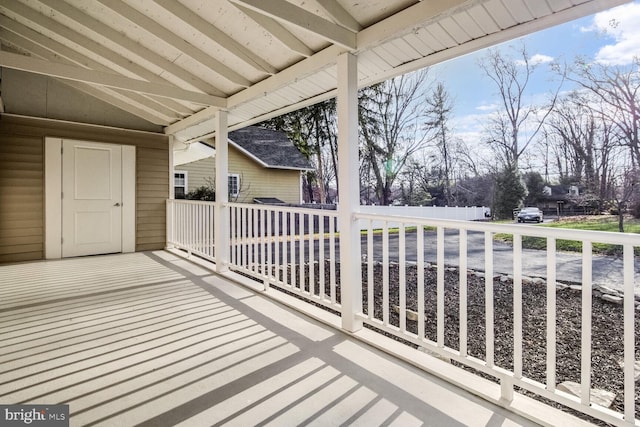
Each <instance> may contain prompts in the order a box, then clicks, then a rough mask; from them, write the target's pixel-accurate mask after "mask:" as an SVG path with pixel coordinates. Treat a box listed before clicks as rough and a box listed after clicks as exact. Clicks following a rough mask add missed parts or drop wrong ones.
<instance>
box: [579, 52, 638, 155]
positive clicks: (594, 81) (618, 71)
mask: <svg viewBox="0 0 640 427" xmlns="http://www.w3.org/2000/svg"><path fill="white" fill-rule="evenodd" d="M571 71H572V72H571V73H570V74H569V77H568V79H569V80H571V81H573V82H575V83H577V84H578V85H579V86H580V87H582V88H583V89H585V90H586V91H588V92H589V93H590V94H592V95H593V97H594V98H595V99H597V100H598V101H599V102H598V103H594V104H593V105H592V106H591V108H593V109H594V110H595V111H596V112H597V114H598V115H599V116H600V117H601V118H602V120H605V121H608V122H609V123H611V124H612V125H613V127H614V129H615V132H616V134H617V136H618V138H619V140H620V143H621V144H623V145H624V146H626V147H627V148H628V150H629V153H630V156H631V165H632V167H636V166H640V59H639V58H636V59H635V61H634V62H633V63H632V64H630V65H629V66H626V67H624V66H609V65H607V64H603V63H587V62H586V61H585V60H584V59H582V58H578V59H577V60H576V61H575V65H574V67H573V68H572V70H571Z"/></svg>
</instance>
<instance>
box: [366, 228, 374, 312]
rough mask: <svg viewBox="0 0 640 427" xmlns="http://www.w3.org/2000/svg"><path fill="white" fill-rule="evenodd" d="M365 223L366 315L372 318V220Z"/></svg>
mask: <svg viewBox="0 0 640 427" xmlns="http://www.w3.org/2000/svg"><path fill="white" fill-rule="evenodd" d="M367 224H368V225H367V315H368V317H369V319H373V318H374V306H373V292H374V290H373V221H372V220H369V221H367Z"/></svg>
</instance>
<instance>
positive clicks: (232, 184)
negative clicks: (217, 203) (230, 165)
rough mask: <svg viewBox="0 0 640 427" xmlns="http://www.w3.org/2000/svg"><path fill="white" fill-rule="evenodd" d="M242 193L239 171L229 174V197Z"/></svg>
mask: <svg viewBox="0 0 640 427" xmlns="http://www.w3.org/2000/svg"><path fill="white" fill-rule="evenodd" d="M238 194H240V175H238V174H237V173H230V174H229V197H238Z"/></svg>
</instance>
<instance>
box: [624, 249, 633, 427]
mask: <svg viewBox="0 0 640 427" xmlns="http://www.w3.org/2000/svg"><path fill="white" fill-rule="evenodd" d="M623 261H624V264H623V269H624V271H623V276H624V302H623V304H624V308H623V311H624V317H623V319H624V368H623V371H624V420H625V421H626V422H627V423H628V424H629V425H633V424H635V412H636V407H635V368H634V363H635V320H634V316H635V296H634V291H635V289H634V285H635V284H634V270H635V268H634V265H633V261H634V254H633V245H629V244H627V245H624V246H623Z"/></svg>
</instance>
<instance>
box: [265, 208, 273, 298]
mask: <svg viewBox="0 0 640 427" xmlns="http://www.w3.org/2000/svg"><path fill="white" fill-rule="evenodd" d="M264 213H265V216H266V218H265V221H266V224H267V230H266V233H267V271H266V273H267V278H268V279H269V280H273V211H272V210H271V209H265V210H264ZM265 286H266V287H267V288H268V287H269V282H268V281H267V282H266V283H265Z"/></svg>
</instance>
